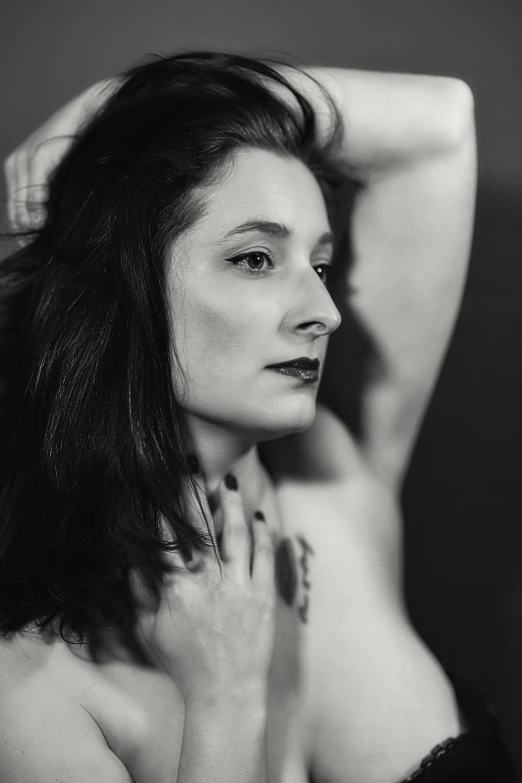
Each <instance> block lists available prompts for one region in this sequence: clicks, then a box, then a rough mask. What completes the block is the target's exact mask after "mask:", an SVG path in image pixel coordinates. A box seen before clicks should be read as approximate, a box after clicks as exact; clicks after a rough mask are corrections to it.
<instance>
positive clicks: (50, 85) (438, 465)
mask: <svg viewBox="0 0 522 783" xmlns="http://www.w3.org/2000/svg"><path fill="white" fill-rule="evenodd" d="M0 8H1V17H2V18H1V19H0V22H1V24H0V53H1V54H0V60H1V64H2V67H1V69H0V85H1V104H0V105H1V106H2V122H1V123H0V158H2V159H4V158H5V157H6V155H7V154H8V153H9V151H10V150H11V149H12V148H13V147H14V146H16V145H17V144H19V143H20V142H21V141H22V139H23V138H24V137H25V136H26V135H28V134H29V133H30V132H31V131H32V130H34V129H35V127H36V126H37V125H38V124H39V123H40V122H42V121H43V120H44V119H46V118H47V116H48V115H49V114H50V113H51V112H52V111H53V110H55V109H57V108H58V107H59V106H60V105H61V104H62V103H63V102H65V101H66V100H68V99H69V98H71V97H72V96H73V95H75V94H76V93H78V92H79V91H80V90H81V89H83V88H84V87H86V86H87V85H89V84H91V83H92V82H93V81H95V80H97V79H100V78H101V77H105V76H109V75H111V74H113V73H116V72H117V71H119V70H122V69H123V68H125V67H127V66H129V65H130V64H131V63H132V62H134V60H136V59H137V58H138V57H139V56H141V55H142V54H144V53H147V52H162V53H170V52H172V51H173V50H175V49H177V48H207V47H208V48H212V49H217V48H221V49H230V50H233V51H241V52H246V53H251V54H267V53H272V54H275V53H277V52H289V53H291V54H293V55H295V56H297V57H299V58H300V59H302V60H303V61H305V62H307V63H310V64H317V65H337V66H349V67H356V68H369V69H383V70H398V71H401V70H403V71H410V72H432V73H439V74H448V75H454V76H459V77H462V78H464V79H465V80H466V81H468V82H469V83H470V84H471V86H472V88H473V90H474V93H475V98H476V110H477V122H478V135H479V156H480V162H479V198H478V207H477V226H476V232H475V241H474V247H473V252H472V267H471V273H470V277H469V280H468V287H467V292H466V296H465V300H464V305H463V309H462V312H461V316H460V319H459V322H458V324H457V329H456V334H455V337H454V340H453V343H452V346H451V349H450V352H449V355H448V357H447V360H446V363H445V366H444V370H443V373H442V376H441V379H440V382H439V385H438V388H437V391H436V393H435V396H434V399H433V402H432V405H431V407H430V410H429V412H428V415H427V418H426V421H425V424H424V427H423V430H422V433H421V437H420V440H419V443H418V447H417V449H416V452H415V455H414V459H413V464H412V468H411V470H410V473H409V476H408V480H407V483H406V489H405V495H404V505H405V511H406V553H407V557H406V584H407V595H408V601H409V606H410V610H411V614H412V617H413V620H414V622H415V624H416V626H417V628H418V630H419V631H420V633H421V634H422V635H423V636H424V638H425V639H426V641H427V642H428V644H429V645H430V646H431V647H432V649H433V650H434V651H435V652H436V653H437V655H438V656H439V657H440V659H441V660H442V662H443V663H444V664H445V665H446V666H448V667H450V668H453V669H455V670H456V671H457V672H459V673H461V674H464V675H465V676H467V677H468V678H469V679H471V680H472V681H473V682H474V683H475V684H477V685H479V686H480V687H481V688H482V689H483V690H484V691H485V692H486V693H487V694H488V696H489V698H490V699H491V701H492V702H493V703H494V705H495V706H496V708H497V711H498V712H499V714H500V716H501V718H502V721H503V723H504V726H505V732H506V737H507V739H508V741H509V742H510V744H511V746H512V750H513V753H514V755H517V754H518V756H519V765H520V768H521V770H522V742H520V741H519V738H520V736H521V730H522V703H521V702H522V665H521V663H520V662H521V661H522V617H521V616H522V568H521V561H522V555H521V537H522V536H521V533H520V529H521V515H520V493H519V487H520V485H521V482H520V479H519V474H520V469H521V466H522V460H521V443H522V426H521V425H522V416H520V413H519V409H520V405H521V402H522V372H521V367H522V361H521V357H520V345H521V342H522V339H521V335H522V329H521V321H522V307H521V301H522V296H521V294H522V290H521V289H522V269H521V253H520V229H519V227H520V225H521V224H522V153H521V140H522V87H521V81H522V46H521V45H520V37H521V31H522V2H520V0H495V1H493V0H490V1H489V2H488V0H456V1H455V2H450V1H449V0H438V2H431V3H429V2H419V0H395V1H394V2H389V1H388V0H381V1H380V2H379V1H378V0H343V1H342V2H341V1H340V0H339V2H335V1H334V0H321V2H318V3H312V2H310V0H301V1H299V0H278V2H274V1H273V0H268V1H267V0H263V1H262V2H255V3H254V2H249V0H190V2H187V3H186V4H182V3H175V2H172V1H170V2H169V0H142V2H140V0H76V2H75V1H74V0H45V1H44V2H42V0H17V2H16V3H14V2H9V3H8V2H6V0H3V2H2V4H1V5H0ZM0 199H1V200H2V205H3V203H4V199H5V189H4V184H3V183H2V191H1V192H0ZM2 213H3V214H2V218H1V227H2V228H3V229H5V226H6V222H5V209H2ZM518 746H520V747H518ZM521 774H522V772H521Z"/></svg>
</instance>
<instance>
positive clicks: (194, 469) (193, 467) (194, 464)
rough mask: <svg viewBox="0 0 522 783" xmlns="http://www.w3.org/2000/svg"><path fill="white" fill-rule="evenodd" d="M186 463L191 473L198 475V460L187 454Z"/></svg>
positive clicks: (193, 455)
mask: <svg viewBox="0 0 522 783" xmlns="http://www.w3.org/2000/svg"><path fill="white" fill-rule="evenodd" d="M187 462H188V466H189V470H190V472H191V473H199V460H198V458H197V457H196V455H195V454H188V455H187Z"/></svg>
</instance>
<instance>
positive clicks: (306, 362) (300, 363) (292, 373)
mask: <svg viewBox="0 0 522 783" xmlns="http://www.w3.org/2000/svg"><path fill="white" fill-rule="evenodd" d="M320 364H321V363H320V361H319V359H309V358H308V356H300V357H298V358H297V359H291V360H290V361H288V362H279V363H278V364H269V365H268V368H267V369H269V370H274V371H275V372H278V373H281V375H287V376H288V377H290V378H297V379H298V380H301V381H307V382H308V383H316V382H317V381H318V380H319V367H320Z"/></svg>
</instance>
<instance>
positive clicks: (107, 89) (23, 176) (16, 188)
mask: <svg viewBox="0 0 522 783" xmlns="http://www.w3.org/2000/svg"><path fill="white" fill-rule="evenodd" d="M118 86H119V80H118V79H117V78H114V79H109V80H105V81H102V82H98V83H97V84H94V85H93V86H92V87H89V89H87V90H85V91H84V92H83V93H81V95H78V96H77V97H76V98H74V100H72V101H70V102H69V103H67V104H66V105H65V106H63V107H62V108H61V109H59V110H58V111H57V112H55V113H54V114H53V115H52V116H51V117H50V118H49V119H48V120H47V121H46V122H45V123H44V124H43V125H41V126H40V127H39V128H37V130H36V131H34V133H32V134H31V135H30V136H29V137H28V138H27V139H25V141H23V142H22V144H20V145H19V146H18V147H17V148H16V149H15V150H13V152H12V153H11V154H10V155H9V157H8V158H7V159H6V160H5V162H4V173H5V179H6V185H7V213H8V217H9V222H10V224H11V228H12V229H13V231H16V232H25V231H34V230H37V229H38V228H40V227H41V225H42V223H43V221H44V220H45V204H46V200H47V182H48V180H49V176H50V175H51V173H52V171H53V170H54V168H55V167H56V165H57V164H58V163H59V162H60V160H61V159H62V158H63V156H64V155H65V153H66V152H67V150H68V149H69V147H70V146H71V144H72V141H73V139H74V137H75V134H76V133H77V132H78V131H79V130H80V128H81V127H82V125H83V124H84V122H85V121H87V120H89V119H90V118H91V117H92V115H93V114H94V113H95V112H96V111H97V110H98V109H99V108H100V107H101V106H102V105H103V104H104V102H105V101H106V100H107V98H108V97H109V96H110V95H111V94H112V93H113V92H114V91H115V89H116V88H117V87H118Z"/></svg>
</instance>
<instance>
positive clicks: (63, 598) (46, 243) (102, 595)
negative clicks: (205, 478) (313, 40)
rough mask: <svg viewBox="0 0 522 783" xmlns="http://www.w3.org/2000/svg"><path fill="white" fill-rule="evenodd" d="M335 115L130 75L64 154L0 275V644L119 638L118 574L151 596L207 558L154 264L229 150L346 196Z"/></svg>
mask: <svg viewBox="0 0 522 783" xmlns="http://www.w3.org/2000/svg"><path fill="white" fill-rule="evenodd" d="M273 88H276V89H275V90H274V89H273ZM282 88H283V92H286V94H287V95H288V96H293V98H292V99H291V101H290V102H289V101H288V100H283V99H282V97H281V95H282V92H281V89H282ZM325 98H326V99H327V100H329V99H328V97H327V96H326V95H325ZM329 105H330V107H331V116H332V123H331V132H330V134H329V135H328V138H327V139H326V138H324V134H322V136H323V138H320V134H319V133H318V128H317V121H316V117H315V115H314V112H313V109H312V107H311V105H310V103H309V102H308V101H307V100H306V99H305V98H304V97H303V96H302V95H300V94H299V92H297V91H296V90H295V89H294V88H293V87H292V86H291V85H290V84H289V83H288V82H287V81H286V80H285V78H283V76H282V75H281V74H280V73H279V72H278V71H277V70H275V69H274V68H273V67H272V66H271V65H269V64H268V63H266V62H261V61H258V60H255V59H251V58H248V57H241V56H238V55H230V54H221V53H215V52H192V53H190V52H189V53H181V54H177V55H174V56H171V57H159V56H157V57H153V58H150V59H149V60H148V61H147V62H145V63H141V64H139V65H137V66H136V67H133V68H132V69H131V70H129V71H128V72H127V73H125V74H124V75H123V76H122V77H121V84H120V86H119V88H118V89H117V91H116V92H115V93H114V94H112V95H111V96H110V97H109V98H108V100H107V101H106V103H105V104H104V105H103V106H102V107H101V109H100V110H99V111H98V112H97V114H96V115H95V116H94V117H92V118H90V120H89V121H88V123H87V124H86V125H85V126H84V127H83V128H82V129H81V131H80V132H79V133H78V134H77V136H75V139H74V141H73V143H72V146H71V147H70V150H69V151H68V152H67V154H66V156H65V157H64V159H63V160H62V161H61V163H60V164H59V166H58V167H57V168H56V170H55V171H54V173H53V175H52V178H51V180H50V182H49V188H48V199H47V203H46V219H45V223H44V224H43V226H42V227H41V229H39V230H38V231H36V232H33V233H32V234H31V235H30V236H28V237H26V240H28V241H27V243H26V244H25V246H24V247H23V248H21V249H19V250H18V251H17V252H15V253H12V254H11V255H9V256H8V257H7V258H5V259H4V260H3V262H2V263H1V265H0V366H1V368H2V371H1V372H2V382H1V387H0V432H1V446H0V449H1V452H0V633H1V634H4V635H5V634H9V633H11V632H13V631H16V630H20V629H22V628H23V627H25V626H26V625H28V624H30V623H33V624H36V627H37V628H39V629H40V630H44V629H45V628H46V627H47V626H49V624H50V623H52V622H53V621H54V620H57V621H59V629H60V634H61V635H62V637H63V638H64V639H65V638H66V637H67V640H80V641H82V640H84V639H85V636H86V634H87V633H88V631H89V629H95V628H97V627H104V626H106V627H107V626H108V627H122V626H124V625H125V624H126V622H127V620H129V619H130V618H131V617H132V607H133V601H132V595H131V593H130V592H129V588H128V580H127V575H128V569H129V568H130V567H138V568H140V569H143V573H149V577H148V578H149V580H150V579H153V581H154V579H160V578H161V577H162V574H163V573H164V572H165V570H166V569H167V566H166V564H165V562H164V561H165V557H164V553H165V552H167V551H169V550H172V549H174V548H178V547H186V548H187V550H190V548H191V547H195V548H196V549H201V548H203V547H208V546H212V543H211V537H210V535H206V534H202V533H201V532H198V531H197V530H195V529H194V528H193V527H192V526H191V525H190V523H189V522H188V521H187V519H186V517H185V516H184V514H183V509H182V508H181V507H180V503H179V488H180V486H181V483H180V482H182V481H188V482H189V483H190V482H193V481H194V479H193V478H192V475H191V473H190V470H189V464H188V459H187V453H186V448H185V445H184V420H183V414H182V410H181V408H180V406H179V403H178V402H177V401H176V399H175V396H174V393H173V384H172V372H173V369H174V370H175V371H176V372H179V367H175V368H173V366H172V365H173V364H174V365H176V364H177V358H176V357H175V355H173V353H172V351H173V346H172V339H171V329H170V325H169V306H168V301H167V293H166V282H165V265H166V258H167V257H168V250H169V248H170V247H171V246H172V243H173V242H174V241H175V239H176V237H178V236H179V235H180V233H181V232H183V231H185V230H186V229H187V228H189V227H190V226H191V225H192V224H193V223H194V222H195V221H196V220H197V219H198V217H199V216H200V215H201V214H202V211H203V209H204V196H203V195H202V193H203V191H202V189H203V188H204V187H205V186H208V185H211V184H212V183H213V182H215V181H216V180H218V179H219V176H220V173H221V172H222V170H223V166H224V165H226V163H227V162H228V161H229V160H230V156H231V155H232V154H233V153H234V151H236V150H238V149H244V148H260V149H264V150H269V151H273V152H275V153H277V154H281V155H285V156H294V157H296V158H298V159H300V160H301V161H303V162H304V163H305V164H306V165H307V166H308V167H309V168H310V170H311V171H312V172H313V173H314V174H315V176H316V178H317V181H318V182H319V184H320V186H321V188H322V189H323V193H324V194H325V199H326V203H327V208H328V209H330V208H331V207H332V205H333V204H334V202H335V193H336V192H337V189H338V188H339V186H340V185H341V184H342V181H343V179H342V175H341V172H340V167H339V164H338V161H337V158H336V151H337V149H338V143H339V140H340V136H341V134H342V125H341V119H340V116H339V114H338V112H337V110H336V108H335V106H334V104H333V102H331V101H329ZM192 486H194V485H193V483H192ZM161 516H163V518H164V519H165V520H166V521H167V522H168V524H169V525H170V527H171V529H172V531H173V533H174V537H175V539H176V543H175V544H173V543H172V542H171V543H168V542H165V541H164V540H163V539H162V536H161V522H160V520H161ZM206 521H207V530H208V524H209V520H206ZM208 532H209V531H208ZM147 569H149V570H148V571H147ZM151 574H152V576H151ZM156 585H157V582H156Z"/></svg>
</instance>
